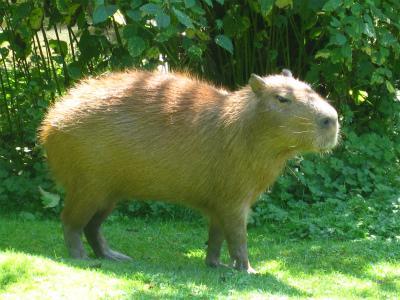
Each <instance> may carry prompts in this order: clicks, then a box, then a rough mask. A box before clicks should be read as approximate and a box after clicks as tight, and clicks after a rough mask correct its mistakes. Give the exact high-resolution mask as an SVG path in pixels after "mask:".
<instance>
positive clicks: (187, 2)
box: [184, 0, 196, 8]
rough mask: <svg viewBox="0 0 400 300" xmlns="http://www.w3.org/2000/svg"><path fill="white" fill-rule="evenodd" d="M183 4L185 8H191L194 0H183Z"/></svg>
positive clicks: (194, 2)
mask: <svg viewBox="0 0 400 300" xmlns="http://www.w3.org/2000/svg"><path fill="white" fill-rule="evenodd" d="M184 2H185V6H186V7H187V8H191V7H192V6H194V5H195V4H196V0H185V1H184Z"/></svg>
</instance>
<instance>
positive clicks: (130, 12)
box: [126, 9, 142, 22]
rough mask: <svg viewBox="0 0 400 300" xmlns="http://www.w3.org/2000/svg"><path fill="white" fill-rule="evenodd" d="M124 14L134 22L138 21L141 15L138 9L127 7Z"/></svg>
mask: <svg viewBox="0 0 400 300" xmlns="http://www.w3.org/2000/svg"><path fill="white" fill-rule="evenodd" d="M126 15H127V16H128V17H129V18H131V19H132V20H133V21H136V22H139V21H140V20H141V19H142V15H141V13H140V11H138V10H132V9H129V10H127V11H126Z"/></svg>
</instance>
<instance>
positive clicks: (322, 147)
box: [315, 132, 339, 152]
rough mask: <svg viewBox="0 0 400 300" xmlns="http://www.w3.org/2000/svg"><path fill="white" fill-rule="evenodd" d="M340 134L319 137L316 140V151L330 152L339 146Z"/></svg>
mask: <svg viewBox="0 0 400 300" xmlns="http://www.w3.org/2000/svg"><path fill="white" fill-rule="evenodd" d="M338 140H339V134H338V132H336V133H335V134H334V135H331V136H319V137H318V138H317V139H316V142H317V143H316V145H315V146H316V150H317V152H328V151H330V150H332V149H333V148H335V147H336V146H337V144H338Z"/></svg>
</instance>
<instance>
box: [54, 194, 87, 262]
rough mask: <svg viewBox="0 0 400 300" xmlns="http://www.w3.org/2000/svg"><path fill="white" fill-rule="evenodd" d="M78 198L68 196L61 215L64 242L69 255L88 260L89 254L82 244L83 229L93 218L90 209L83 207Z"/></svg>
mask: <svg viewBox="0 0 400 300" xmlns="http://www.w3.org/2000/svg"><path fill="white" fill-rule="evenodd" d="M80 204H82V202H79V200H78V198H75V199H74V198H72V197H71V196H68V194H67V197H66V199H65V206H64V209H63V211H62V213H61V220H62V223H63V229H64V240H65V244H66V246H67V250H68V252H69V255H70V256H71V257H72V258H78V259H86V258H87V254H86V251H85V249H84V247H83V243H82V231H83V227H84V226H85V225H86V224H87V222H88V221H89V220H90V218H91V217H92V216H93V212H91V211H90V209H89V207H86V206H85V207H82V205H80Z"/></svg>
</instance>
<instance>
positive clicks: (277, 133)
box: [249, 70, 339, 152]
mask: <svg viewBox="0 0 400 300" xmlns="http://www.w3.org/2000/svg"><path fill="white" fill-rule="evenodd" d="M249 85H250V87H251V89H252V91H253V92H254V94H255V96H256V98H257V106H258V107H257V112H258V114H257V119H258V120H257V123H258V124H260V123H261V124H262V126H261V127H262V128H263V130H265V131H267V132H268V135H269V137H271V136H270V135H271V134H272V135H273V137H274V140H275V141H276V144H277V146H278V147H282V145H285V147H284V148H286V150H287V151H290V152H292V151H293V152H304V151H313V152H325V151H328V150H330V149H332V148H333V147H334V146H335V145H336V144H337V141H338V133H339V123H338V114H337V112H336V110H335V109H334V108H333V107H332V106H331V105H330V104H329V103H328V102H327V101H326V100H324V99H323V98H322V97H321V96H320V95H318V94H317V93H316V92H315V91H314V90H313V89H312V88H311V87H310V86H309V85H308V84H306V83H304V82H301V81H299V80H297V79H295V78H293V76H292V74H291V72H290V71H289V70H283V72H282V74H281V75H271V76H267V77H263V78H262V77H260V76H257V75H255V74H252V75H251V77H250V80H249ZM261 134H262V133H261Z"/></svg>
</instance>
